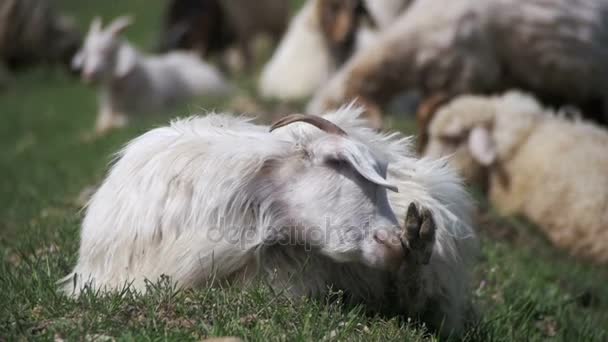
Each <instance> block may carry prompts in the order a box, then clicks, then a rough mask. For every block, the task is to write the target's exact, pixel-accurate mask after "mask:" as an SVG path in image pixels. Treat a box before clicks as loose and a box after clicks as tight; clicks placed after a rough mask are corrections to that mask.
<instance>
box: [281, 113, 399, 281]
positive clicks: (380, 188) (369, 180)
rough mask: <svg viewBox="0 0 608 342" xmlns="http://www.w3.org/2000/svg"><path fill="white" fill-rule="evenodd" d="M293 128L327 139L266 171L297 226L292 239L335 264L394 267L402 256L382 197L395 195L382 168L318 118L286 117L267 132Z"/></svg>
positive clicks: (395, 225)
mask: <svg viewBox="0 0 608 342" xmlns="http://www.w3.org/2000/svg"><path fill="white" fill-rule="evenodd" d="M294 122H306V123H309V124H312V125H314V126H316V127H318V128H320V129H321V130H323V131H325V132H327V133H329V134H326V135H324V136H321V137H318V138H317V139H315V140H312V141H311V142H310V143H309V144H307V145H306V146H305V147H304V149H303V151H302V157H299V158H292V159H289V160H285V161H282V162H279V164H278V165H274V167H273V168H272V170H271V176H270V178H271V179H273V180H274V182H277V184H278V189H279V190H278V191H279V193H281V194H282V195H280V196H283V201H284V203H285V205H286V207H287V208H286V210H287V211H288V212H289V217H290V220H294V222H295V224H296V226H295V227H294V230H293V231H291V232H290V235H291V238H293V236H294V235H295V236H298V237H301V238H302V239H303V242H305V243H306V244H308V245H310V246H313V247H316V248H318V250H319V251H320V252H321V253H322V254H324V255H326V256H328V257H330V258H332V259H333V260H336V261H338V262H361V263H363V264H365V265H368V266H370V267H374V268H380V269H389V270H390V269H394V268H396V267H398V266H399V265H400V264H401V262H402V261H403V260H404V250H403V243H402V241H401V239H400V234H401V231H400V228H399V227H400V225H399V222H398V221H397V218H396V216H395V214H394V212H393V210H392V209H391V206H390V204H389V201H388V196H387V193H386V190H387V189H388V190H392V191H397V189H396V187H395V186H393V185H391V184H389V183H388V182H387V180H386V178H385V177H386V171H387V164H386V163H385V162H383V161H381V159H379V158H378V157H377V156H375V155H374V154H373V152H372V151H371V150H370V149H369V148H368V147H367V146H366V145H364V144H363V143H360V142H358V141H356V140H354V139H351V138H349V137H348V136H347V135H346V133H345V132H344V131H343V130H342V129H340V128H339V127H338V126H336V125H335V124H333V123H331V122H330V121H327V120H325V119H323V118H321V117H316V116H311V115H302V114H294V115H290V116H287V117H285V118H283V119H282V120H280V121H278V122H276V123H275V124H274V125H273V126H272V128H271V130H276V129H278V128H280V127H283V126H286V125H289V124H292V123H294ZM332 220H333V221H332Z"/></svg>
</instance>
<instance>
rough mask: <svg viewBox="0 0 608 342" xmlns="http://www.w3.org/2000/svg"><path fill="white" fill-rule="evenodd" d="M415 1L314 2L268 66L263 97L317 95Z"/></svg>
mask: <svg viewBox="0 0 608 342" xmlns="http://www.w3.org/2000/svg"><path fill="white" fill-rule="evenodd" d="M410 1H411V0H373V1H371V0H367V1H364V0H308V1H307V2H306V3H305V4H304V6H303V7H302V9H301V10H300V11H299V12H298V14H297V15H296V16H295V17H294V18H293V19H292V21H291V23H290V25H289V29H288V31H287V33H286V34H285V36H284V37H283V39H282V40H281V43H280V44H279V46H278V48H277V49H276V51H275V53H274V55H273V56H272V58H271V59H270V61H269V62H268V63H267V64H266V65H265V66H264V69H263V71H262V74H261V76H260V81H259V88H260V93H261V94H262V96H264V97H269V98H277V99H281V100H298V99H302V98H305V97H307V96H310V95H312V94H313V93H314V92H315V90H316V89H317V88H318V87H320V86H321V84H322V83H323V82H324V81H326V80H327V79H328V78H329V77H330V75H331V74H332V73H333V72H334V71H335V70H336V68H338V67H339V66H340V65H341V64H342V63H344V62H345V61H346V60H347V59H348V58H349V57H350V56H351V55H352V54H353V52H354V51H355V50H358V49H362V48H364V47H365V46H367V45H369V43H370V42H371V41H373V40H374V39H375V36H376V34H377V31H381V30H383V29H384V28H386V27H388V26H389V25H390V24H391V23H392V20H394V18H396V16H397V14H398V13H399V12H400V11H402V10H403V9H405V8H406V7H407V5H408V4H409V2H410ZM294 79H297V80H298V82H293V80H294Z"/></svg>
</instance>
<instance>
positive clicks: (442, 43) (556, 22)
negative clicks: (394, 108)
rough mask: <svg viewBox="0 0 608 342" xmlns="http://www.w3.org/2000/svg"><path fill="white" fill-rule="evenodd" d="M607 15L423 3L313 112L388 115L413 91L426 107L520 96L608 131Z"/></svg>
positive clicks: (563, 0) (353, 64)
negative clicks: (516, 91)
mask: <svg viewBox="0 0 608 342" xmlns="http://www.w3.org/2000/svg"><path fill="white" fill-rule="evenodd" d="M607 12H608V1H605V0H555V1H545V0H487V1H477V0H451V1H441V0H418V1H414V2H413V3H412V4H411V5H410V6H409V7H408V9H407V10H406V11H405V12H404V13H403V14H402V15H401V16H400V17H399V18H398V19H397V20H396V21H395V22H394V24H393V25H391V26H390V27H389V28H387V29H386V30H384V31H382V32H381V33H380V36H379V37H378V38H377V39H376V40H375V41H374V43H373V44H372V46H370V47H368V48H366V49H363V50H358V51H357V52H356V53H355V55H353V56H352V58H350V59H349V61H348V62H347V63H346V64H345V65H344V66H343V67H342V68H341V69H340V70H339V71H338V72H336V73H335V75H334V77H332V79H330V80H329V81H328V82H327V83H326V85H325V86H324V87H322V88H320V89H319V90H318V92H317V93H316V94H315V96H314V97H313V99H312V100H311V102H310V104H309V106H308V108H307V109H308V112H310V113H313V114H316V113H323V112H324V111H325V110H327V109H329V108H337V107H339V106H340V105H342V104H343V103H348V102H350V101H352V100H353V99H358V100H360V101H361V102H362V103H365V104H366V106H367V107H368V109H378V110H375V112H379V108H380V107H381V106H383V105H385V104H387V103H388V102H389V101H390V100H391V99H392V98H393V97H394V96H395V95H397V94H400V93H402V92H403V91H406V90H414V89H415V90H418V91H419V92H420V93H421V95H422V96H423V98H425V99H427V98H432V97H434V96H436V95H437V94H442V95H444V96H445V97H447V98H451V97H454V96H457V95H460V94H467V93H476V94H487V93H496V92H502V91H505V90H506V89H509V88H512V87H517V88H521V89H524V90H527V91H531V92H534V93H535V94H536V95H537V96H538V97H540V98H541V99H542V100H543V101H545V102H547V103H550V104H551V105H557V106H561V105H576V106H578V107H581V108H583V109H584V110H583V112H586V113H589V114H594V115H597V116H596V117H595V119H597V120H598V121H600V122H601V121H603V122H605V123H608V92H607V91H606V89H608V64H607V63H606V62H605V61H606V59H607V58H608V19H607V18H608V16H606V13H607ZM556 28H557V29H556ZM602 113H603V114H604V115H603V116H602Z"/></svg>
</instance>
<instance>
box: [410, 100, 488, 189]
mask: <svg viewBox="0 0 608 342" xmlns="http://www.w3.org/2000/svg"><path fill="white" fill-rule="evenodd" d="M494 120H495V106H494V104H493V103H492V102H491V101H489V100H488V99H484V98H481V97H472V96H463V97H460V98H458V99H456V100H453V101H452V102H450V103H448V104H447V105H445V106H443V107H442V108H440V109H439V110H438V111H437V113H435V114H432V119H430V120H429V123H428V125H427V126H426V127H425V128H424V127H423V128H422V129H425V130H426V131H425V132H424V133H425V134H424V135H425V136H426V140H427V141H426V142H425V146H424V147H423V154H424V155H425V156H428V157H433V158H439V157H443V156H451V157H450V159H449V161H450V164H451V165H452V166H453V167H454V168H456V169H457V170H459V171H460V173H461V174H462V175H463V177H464V178H465V179H467V180H468V181H469V182H479V181H483V180H484V179H485V174H486V173H485V170H486V168H487V167H489V166H491V165H492V164H493V163H494V162H495V161H496V158H497V151H496V146H495V142H494V138H493V128H494Z"/></svg>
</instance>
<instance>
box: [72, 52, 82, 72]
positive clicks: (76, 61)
mask: <svg viewBox="0 0 608 342" xmlns="http://www.w3.org/2000/svg"><path fill="white" fill-rule="evenodd" d="M83 64H84V52H83V51H82V50H80V51H78V52H76V54H74V57H72V64H71V67H72V70H74V71H80V70H81V69H82V67H83Z"/></svg>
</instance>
